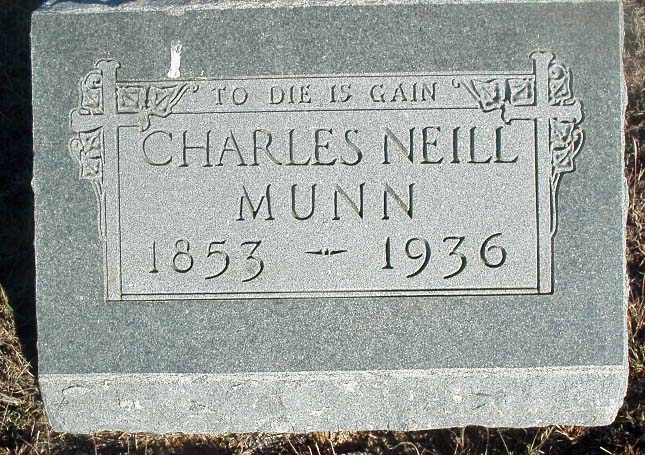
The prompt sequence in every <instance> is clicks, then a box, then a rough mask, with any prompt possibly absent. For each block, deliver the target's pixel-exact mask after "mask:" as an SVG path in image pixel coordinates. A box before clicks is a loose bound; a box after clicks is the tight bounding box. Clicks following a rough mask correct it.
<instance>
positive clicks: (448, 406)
mask: <svg viewBox="0 0 645 455" xmlns="http://www.w3.org/2000/svg"><path fill="white" fill-rule="evenodd" d="M40 385H41V389H42V393H43V397H44V400H45V404H46V408H47V413H48V415H49V418H50V421H51V423H52V425H53V427H54V430H56V431H65V432H73V433H91V432H95V431H99V430H114V431H128V432H144V431H145V432H157V433H167V432H183V433H225V432H254V431H260V430H261V431H270V432H310V431H339V430H356V429H361V430H385V429H387V430H418V429H430V428H446V427H458V426H465V425H484V426H492V427H532V426H544V425H550V424H560V425H584V426H591V425H605V424H609V423H611V422H612V421H613V420H614V418H615V416H616V413H617V412H618V409H619V408H620V406H621V404H622V401H623V397H624V395H625V391H626V389H627V368H626V367H617V366H610V367H581V368H524V369H522V368H518V369H498V368H491V369H477V370H472V369H437V370H407V371H406V370H402V371H381V372H372V371H352V372H298V373H253V374H229V375H213V374H93V375H41V376H40Z"/></svg>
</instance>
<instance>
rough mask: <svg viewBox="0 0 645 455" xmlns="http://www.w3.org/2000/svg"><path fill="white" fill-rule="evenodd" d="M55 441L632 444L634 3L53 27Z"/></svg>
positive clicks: (42, 286)
mask: <svg viewBox="0 0 645 455" xmlns="http://www.w3.org/2000/svg"><path fill="white" fill-rule="evenodd" d="M32 40H33V104H34V149H35V150H34V152H35V169H34V191H35V197H36V213H35V219H36V242H35V248H36V261H37V283H36V285H37V302H38V347H39V381H40V386H41V389H42V393H43V398H44V400H45V404H46V410H47V414H48V416H49V419H50V420H51V422H52V425H53V426H54V428H55V429H56V430H64V431H68V432H93V431H96V430H125V431H155V432H170V431H173V432H174V431H181V432H188V433H197V432H248V431H267V432H292V431H297V432H302V431H312V430H319V431H320V430H352V429H362V430H369V429H399V430H405V429H424V428H436V427H450V426H462V425H473V424H477V425H487V426H511V427H525V426H536V425H546V424H567V425H602V424H608V423H609V422H611V421H612V420H613V419H614V417H615V415H616V412H617V410H618V408H619V407H620V405H621V403H622V399H623V396H624V394H625V390H626V382H627V357H626V321H625V308H626V275H625V254H624V247H625V231H624V218H625V210H626V197H627V196H626V189H625V181H624V178H623V139H622V138H623V113H624V108H625V88H624V80H623V73H622V55H621V53H622V40H623V25H622V7H621V3H620V2H619V1H540V2H530V1H526V2H523V1H512V0H508V1H494V2H492V1H454V2H452V1H429V0H342V1H341V0H332V1H318V0H311V1H303V0H279V1H278V0H276V1H267V2H260V1H250V0H225V1H217V2H215V1H195V0H185V1H180V0H156V1H151V0H131V1H117V2H114V1H113V2H100V1H82V0H81V1H79V0H77V1H56V2H48V3H46V4H45V5H44V6H42V7H41V9H40V10H38V11H37V12H36V13H35V14H34V16H33V29H32Z"/></svg>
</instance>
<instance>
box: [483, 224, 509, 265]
mask: <svg viewBox="0 0 645 455" xmlns="http://www.w3.org/2000/svg"><path fill="white" fill-rule="evenodd" d="M500 235H502V233H501V232H498V233H497V234H493V235H491V236H490V237H488V238H487V239H486V240H484V243H483V244H482V247H481V250H480V251H479V255H480V256H481V258H482V261H484V265H485V266H486V267H490V268H491V269H495V268H497V267H501V266H502V265H503V264H504V262H506V250H505V249H504V248H503V247H501V246H498V245H491V244H490V243H491V240H493V239H494V238H495V237H499V236H500ZM491 253H495V255H496V256H498V259H497V262H491V261H490V260H489V259H490V255H491Z"/></svg>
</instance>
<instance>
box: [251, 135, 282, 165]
mask: <svg viewBox="0 0 645 455" xmlns="http://www.w3.org/2000/svg"><path fill="white" fill-rule="evenodd" d="M258 133H263V134H265V135H266V140H265V144H264V145H263V146H260V145H258V142H259V141H258ZM272 142H273V136H272V135H271V131H267V130H263V129H259V130H255V131H253V164H251V166H258V151H259V150H262V151H264V153H265V154H266V156H268V157H269V159H270V160H271V161H273V162H274V163H275V164H282V163H281V162H280V161H278V160H276V159H275V157H274V156H273V155H272V154H271V152H270V151H269V146H270V145H271V143H272Z"/></svg>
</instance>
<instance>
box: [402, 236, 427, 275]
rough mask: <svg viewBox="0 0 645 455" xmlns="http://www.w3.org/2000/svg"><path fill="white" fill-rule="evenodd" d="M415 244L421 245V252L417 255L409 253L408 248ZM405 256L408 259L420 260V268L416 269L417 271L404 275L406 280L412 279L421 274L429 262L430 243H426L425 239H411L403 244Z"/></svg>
mask: <svg viewBox="0 0 645 455" xmlns="http://www.w3.org/2000/svg"><path fill="white" fill-rule="evenodd" d="M415 242H416V243H417V244H418V243H420V244H421V245H422V249H421V252H420V253H418V254H413V253H412V251H410V248H411V247H413V245H414V243H415ZM405 255H406V256H407V257H409V258H410V259H414V260H417V259H421V266H420V267H419V268H418V269H417V271H416V272H412V273H411V274H409V275H406V276H407V277H408V278H414V277H415V276H417V275H418V274H420V273H421V272H423V271H424V270H425V269H426V267H427V266H428V263H429V262H430V243H428V241H427V240H426V239H422V238H417V237H415V238H412V239H410V240H408V241H407V242H406V243H405Z"/></svg>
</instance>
